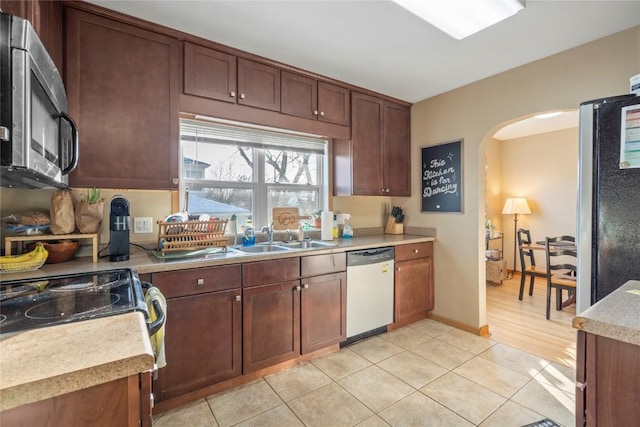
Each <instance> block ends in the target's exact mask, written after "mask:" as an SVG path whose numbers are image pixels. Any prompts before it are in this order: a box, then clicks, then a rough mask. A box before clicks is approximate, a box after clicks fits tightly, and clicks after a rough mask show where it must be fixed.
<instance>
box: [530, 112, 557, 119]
mask: <svg viewBox="0 0 640 427" xmlns="http://www.w3.org/2000/svg"><path fill="white" fill-rule="evenodd" d="M560 114H562V111H554V112H552V113H544V114H536V115H535V116H533V118H534V119H550V118H551V117H557V116H559V115H560Z"/></svg>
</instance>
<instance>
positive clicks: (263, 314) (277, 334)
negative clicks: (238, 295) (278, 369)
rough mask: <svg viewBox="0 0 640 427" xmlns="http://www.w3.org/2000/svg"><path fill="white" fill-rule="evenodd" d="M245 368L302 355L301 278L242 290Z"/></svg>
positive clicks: (265, 365) (257, 368)
mask: <svg viewBox="0 0 640 427" xmlns="http://www.w3.org/2000/svg"><path fill="white" fill-rule="evenodd" d="M242 304H243V306H242V308H243V329H244V335H243V372H244V373H245V374H247V373H250V372H254V371H257V370H259V369H262V368H266V367H268V366H271V365H275V364H276V363H280V362H284V361H287V360H290V359H294V358H296V357H298V356H299V355H300V281H299V280H292V281H288V282H282V283H276V284H272V285H264V286H255V287H251V288H244V289H243V290H242Z"/></svg>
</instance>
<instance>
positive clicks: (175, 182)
mask: <svg viewBox="0 0 640 427" xmlns="http://www.w3.org/2000/svg"><path fill="white" fill-rule="evenodd" d="M171 183H172V184H173V185H178V184H179V183H180V181H179V180H178V178H173V179H172V180H171Z"/></svg>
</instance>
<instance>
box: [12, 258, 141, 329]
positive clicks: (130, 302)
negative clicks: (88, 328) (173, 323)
mask: <svg viewBox="0 0 640 427" xmlns="http://www.w3.org/2000/svg"><path fill="white" fill-rule="evenodd" d="M131 311H141V312H142V313H143V314H144V316H145V319H146V321H147V324H149V313H148V310H147V305H146V302H145V300H144V294H143V289H142V284H141V282H140V279H139V278H138V275H137V274H136V273H135V271H133V270H131V269H117V270H106V271H100V272H92V273H77V274H70V275H62V276H51V277H43V278H39V279H24V280H15V281H4V282H0V333H7V332H15V331H21V330H25V329H32V328H39V327H44V326H53V325H60V324H64V323H70V322H77V321H81V320H87V319H94V318H97V317H103V316H112V315H116V314H121V313H126V312H131Z"/></svg>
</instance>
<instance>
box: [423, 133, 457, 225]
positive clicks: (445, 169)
mask: <svg viewBox="0 0 640 427" xmlns="http://www.w3.org/2000/svg"><path fill="white" fill-rule="evenodd" d="M422 212H462V140H459V141H453V142H448V143H445V144H440V145H432V146H430V147H422Z"/></svg>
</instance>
